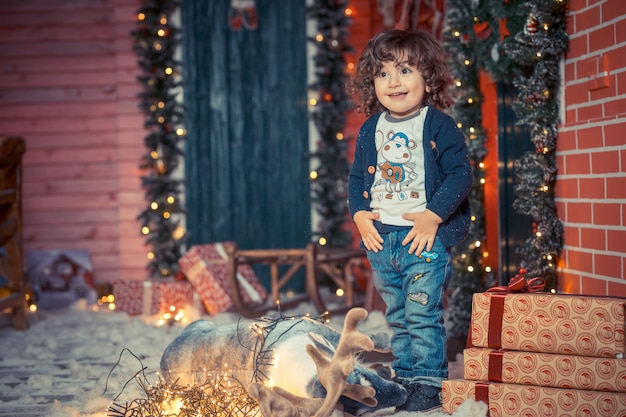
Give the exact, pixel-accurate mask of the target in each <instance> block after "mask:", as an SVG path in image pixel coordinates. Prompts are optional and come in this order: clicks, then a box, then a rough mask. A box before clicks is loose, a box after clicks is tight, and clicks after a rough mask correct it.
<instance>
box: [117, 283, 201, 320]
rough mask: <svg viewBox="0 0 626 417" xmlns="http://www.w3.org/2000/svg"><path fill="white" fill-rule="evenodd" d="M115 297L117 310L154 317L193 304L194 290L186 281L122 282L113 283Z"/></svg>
mask: <svg viewBox="0 0 626 417" xmlns="http://www.w3.org/2000/svg"><path fill="white" fill-rule="evenodd" d="M113 295H114V296H115V308H116V310H119V311H124V312H126V313H128V314H130V315H139V314H144V315H153V314H160V313H165V312H166V311H169V310H170V307H172V306H174V308H176V309H180V308H184V307H185V306H187V305H190V304H192V303H193V295H194V290H193V287H192V286H191V284H190V283H189V282H188V281H184V280H157V279H151V280H146V281H138V280H121V281H117V282H114V283H113Z"/></svg>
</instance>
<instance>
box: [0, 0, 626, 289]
mask: <svg viewBox="0 0 626 417" xmlns="http://www.w3.org/2000/svg"><path fill="white" fill-rule="evenodd" d="M142 3H143V2H142V0H58V1H54V2H51V1H49V0H29V1H27V2H25V1H18V0H5V1H3V2H2V13H0V69H1V71H0V134H2V135H20V136H23V137H24V138H25V139H26V143H27V147H28V150H27V153H26V157H25V160H24V165H25V166H24V226H25V233H24V243H25V249H26V250H32V249H62V248H84V249H88V250H89V252H90V254H91V256H92V259H93V263H94V267H95V276H96V280H97V281H99V282H103V281H111V280H114V279H118V278H126V279H143V278H145V277H146V276H147V273H146V271H145V263H146V258H145V256H146V252H147V249H146V248H145V247H144V239H143V237H142V236H141V235H140V233H139V224H138V223H137V221H136V220H135V218H136V216H137V214H138V213H139V212H140V210H142V209H143V208H144V206H145V204H146V203H145V202H144V198H143V190H142V189H141V186H140V179H139V176H140V172H139V170H138V163H139V160H140V157H141V155H142V154H143V152H144V148H143V137H144V135H145V132H144V130H143V127H142V124H143V118H142V115H141V114H140V112H139V110H138V107H137V99H136V95H137V93H138V92H139V88H140V87H139V84H138V83H137V81H136V79H135V76H136V75H137V74H138V68H137V65H136V57H135V55H134V53H133V51H132V41H131V38H130V36H129V32H130V30H131V29H132V28H133V27H134V14H135V11H136V9H137V8H138V7H139V6H141V5H142ZM351 5H352V6H353V9H354V12H355V14H354V16H353V17H354V19H355V21H354V25H353V26H352V27H351V31H352V34H353V38H352V41H351V43H352V45H353V46H354V48H355V50H356V51H357V53H358V52H359V51H360V50H361V48H362V47H363V46H364V45H365V42H366V41H367V39H368V38H369V36H371V34H372V33H374V32H375V31H376V30H378V29H379V28H380V26H381V17H380V16H379V15H378V14H377V11H376V5H377V1H376V0H352V1H351ZM569 22H570V23H569V33H570V36H571V49H570V52H569V53H568V55H567V59H566V60H565V86H566V92H565V96H564V100H565V101H564V103H565V109H564V110H565V115H566V117H565V119H564V120H563V126H562V129H561V132H560V135H559V140H558V166H559V179H558V183H557V203H558V210H559V216H560V217H561V218H562V220H563V221H564V223H565V251H564V259H563V262H562V265H561V276H560V286H561V288H560V289H561V290H562V291H565V292H569V293H587V294H600V295H621V296H626V283H625V282H624V280H623V276H624V269H625V268H626V266H625V262H624V260H625V254H626V203H625V202H626V174H624V171H626V166H625V165H626V146H625V145H624V144H625V143H626V140H624V139H623V138H624V132H626V117H625V113H626V99H625V98H624V97H626V2H624V1H622V0H571V1H570V18H569ZM357 53H355V56H356V54H357ZM353 59H354V57H353ZM605 69H606V71H607V76H606V77H603V76H602V73H603V72H605ZM361 122H362V118H361V117H359V116H354V115H351V116H350V117H349V123H348V126H347V128H346V130H347V132H348V134H350V133H352V134H356V130H357V129H358V126H359V125H360V123H361ZM622 164H624V165H622Z"/></svg>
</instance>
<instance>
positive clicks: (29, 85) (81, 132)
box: [0, 0, 146, 281]
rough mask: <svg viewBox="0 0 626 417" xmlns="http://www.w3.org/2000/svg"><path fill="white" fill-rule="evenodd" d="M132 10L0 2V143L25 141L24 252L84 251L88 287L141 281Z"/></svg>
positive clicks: (36, 0) (139, 131)
mask: <svg viewBox="0 0 626 417" xmlns="http://www.w3.org/2000/svg"><path fill="white" fill-rule="evenodd" d="M141 4H142V2H141V1H138V0H99V1H95V0H60V1H49V0H29V1H13V0H10V1H3V2H2V13H0V68H1V69H2V70H1V72H0V134H1V135H19V136H22V137H24V138H25V140H26V145H27V151H26V155H25V159H24V192H23V207H24V208H23V210H24V213H23V214H24V249H25V250H26V251H29V250H33V249H87V250H88V251H89V253H90V254H91V257H92V261H93V265H94V269H95V277H96V280H98V281H111V280H114V279H117V278H120V277H124V278H144V277H145V276H146V272H145V263H146V257H145V256H146V255H145V252H146V250H145V248H144V243H143V242H144V240H143V238H142V237H141V236H140V234H139V225H138V223H137V222H136V220H135V217H136V216H137V214H138V213H139V210H140V209H141V208H142V207H143V206H144V204H145V203H144V201H143V191H142V190H141V187H140V180H139V170H138V168H137V167H138V163H139V158H140V156H141V155H142V153H143V152H144V148H143V136H144V131H143V127H142V123H143V118H142V116H141V114H140V113H139V111H138V107H137V99H136V96H137V93H138V92H139V84H138V83H137V81H136V78H135V77H136V75H137V72H138V70H137V64H136V56H135V54H134V52H133V51H132V43H131V38H130V35H129V32H130V30H131V29H132V28H133V27H134V14H135V13H134V12H135V10H136V9H137V8H138V7H139V6H140V5H141Z"/></svg>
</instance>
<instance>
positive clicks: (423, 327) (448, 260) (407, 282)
mask: <svg viewBox="0 0 626 417" xmlns="http://www.w3.org/2000/svg"><path fill="white" fill-rule="evenodd" d="M407 233H408V230H400V231H393V232H390V233H387V234H382V235H381V236H382V237H383V239H384V242H383V250H381V251H378V253H374V252H372V251H367V258H368V260H369V262H370V264H371V266H372V272H373V276H374V286H375V287H376V289H377V290H378V293H379V294H380V296H381V298H382V299H383V301H384V302H385V304H386V305H387V310H386V312H385V315H386V317H387V322H388V323H389V325H390V326H391V329H392V330H393V336H392V338H391V347H392V349H393V353H394V357H395V359H394V361H393V364H392V367H393V369H394V371H395V373H396V376H397V377H398V378H401V379H403V380H406V381H407V382H409V383H413V382H416V383H420V384H425V385H432V386H437V387H441V382H442V381H443V380H444V379H447V378H448V357H447V352H446V345H447V343H446V330H445V328H444V324H443V303H444V291H445V289H446V288H447V287H448V284H449V282H450V279H451V277H452V256H451V254H450V251H449V250H448V249H447V248H445V247H444V246H443V244H442V243H441V240H439V239H438V238H437V239H435V243H434V245H433V247H432V249H431V251H430V253H431V254H432V253H435V254H436V255H434V256H430V257H426V256H422V257H421V258H420V257H418V256H416V255H415V254H410V253H409V251H408V249H409V245H407V246H402V240H403V239H404V238H405V236H406V235H407ZM434 257H436V259H432V258H434Z"/></svg>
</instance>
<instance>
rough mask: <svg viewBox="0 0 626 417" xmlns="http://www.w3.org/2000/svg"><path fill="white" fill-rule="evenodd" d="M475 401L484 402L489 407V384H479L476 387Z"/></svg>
mask: <svg viewBox="0 0 626 417" xmlns="http://www.w3.org/2000/svg"><path fill="white" fill-rule="evenodd" d="M474 399H475V400H476V401H481V402H484V403H485V404H487V407H489V384H486V383H484V382H477V383H476V385H474ZM487 415H489V411H487Z"/></svg>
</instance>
